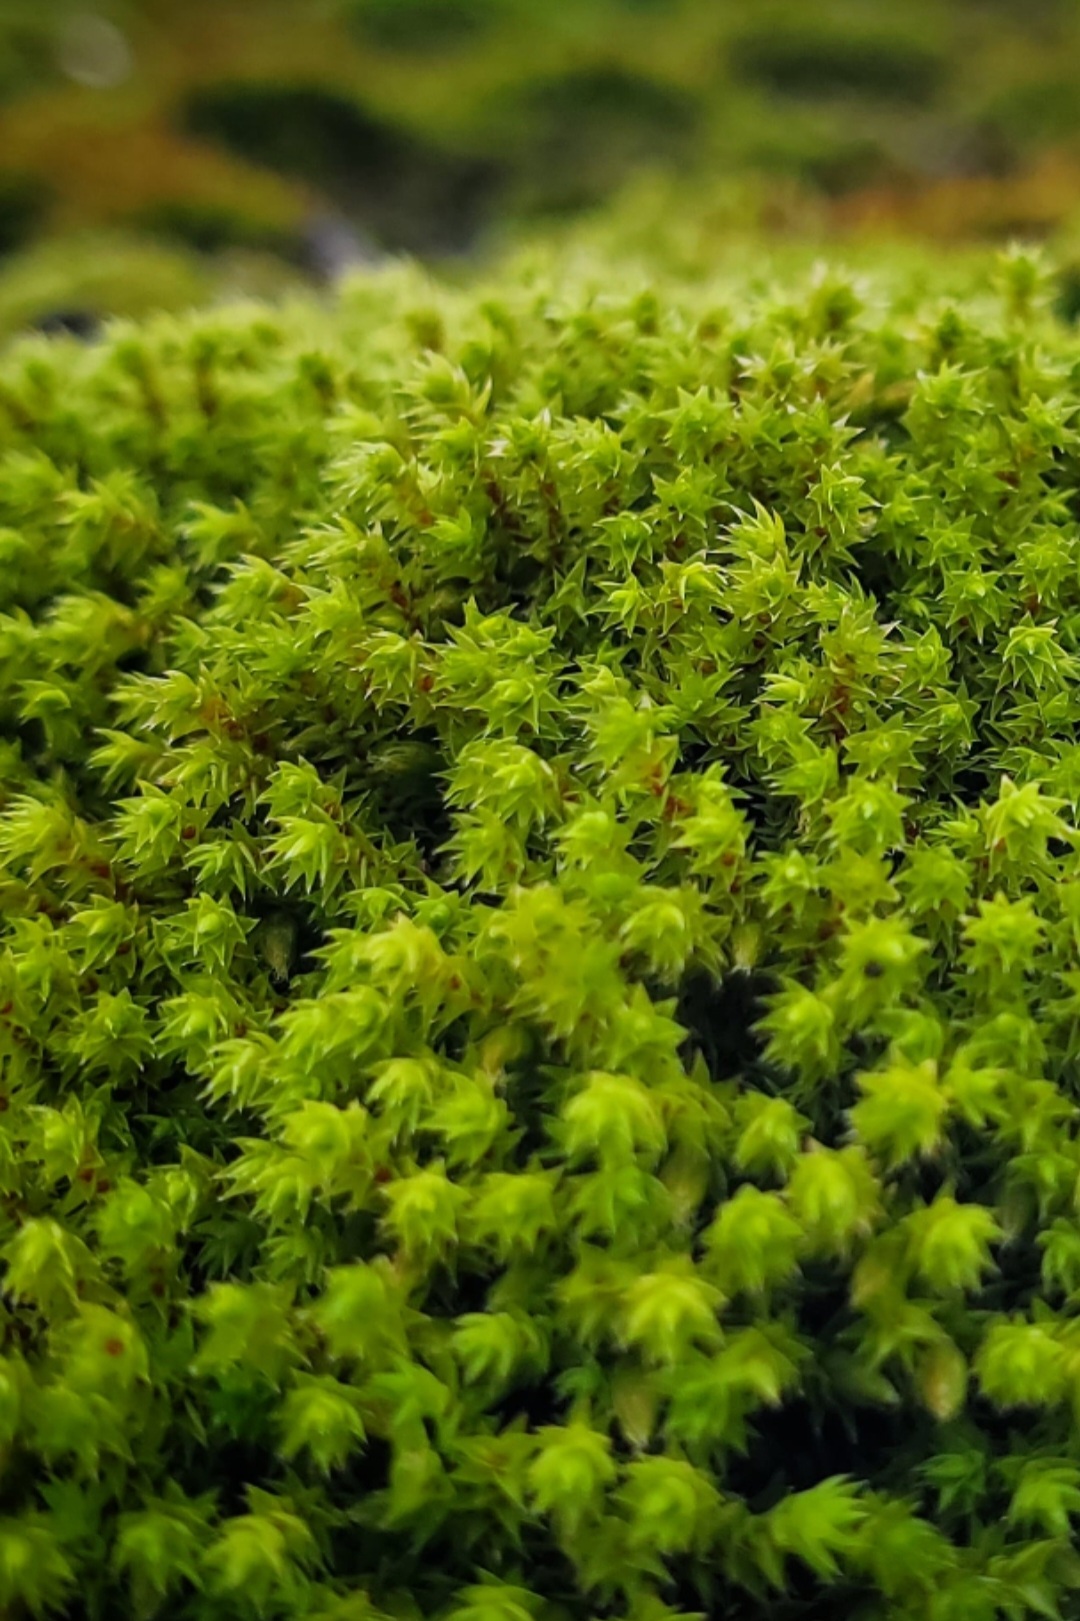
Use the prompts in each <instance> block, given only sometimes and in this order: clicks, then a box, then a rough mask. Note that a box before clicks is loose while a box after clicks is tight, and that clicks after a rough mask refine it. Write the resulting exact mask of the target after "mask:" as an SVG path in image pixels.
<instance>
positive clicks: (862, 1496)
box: [0, 256, 1080, 1621]
mask: <svg viewBox="0 0 1080 1621" xmlns="http://www.w3.org/2000/svg"><path fill="white" fill-rule="evenodd" d="M924 283H925V278H923V281H920V280H919V279H918V278H916V277H913V278H911V279H908V278H907V277H906V276H904V277H898V276H892V277H886V276H884V275H882V276H879V277H877V278H876V279H875V278H874V277H873V276H871V277H870V278H868V279H867V282H866V285H865V286H861V285H859V284H857V283H853V282H852V281H850V280H848V279H845V278H843V277H828V276H826V277H819V278H817V279H810V280H807V279H806V278H805V277H794V278H792V279H791V281H790V283H785V284H784V285H783V286H781V287H780V289H779V290H774V291H770V290H768V289H767V288H765V287H755V286H754V285H752V284H751V283H750V282H749V281H748V280H744V281H742V282H739V281H737V280H732V281H731V282H729V283H726V284H723V285H721V284H711V285H709V286H707V287H706V286H698V287H697V288H696V289H691V288H688V287H679V286H676V285H672V286H671V287H667V288H661V289H660V290H650V291H645V292H640V291H633V290H627V291H626V292H622V291H620V290H619V288H618V276H617V275H616V274H615V273H614V272H610V271H609V272H602V273H595V272H593V273H590V275H589V276H588V277H586V278H585V280H584V281H581V280H579V278H578V277H577V273H576V272H574V271H573V270H572V268H571V267H569V266H568V265H565V264H564V265H562V266H561V267H558V268H557V271H556V272H552V273H548V272H545V271H543V269H542V268H541V269H537V268H536V267H535V266H534V267H532V268H531V269H529V268H525V269H521V270H519V271H517V272H515V273H514V275H513V276H510V275H509V274H508V275H507V276H506V277H505V278H504V279H503V280H501V281H497V282H495V283H493V285H491V286H490V287H488V288H487V289H485V290H484V291H483V292H482V293H477V294H465V293H454V292H450V291H447V290H445V289H442V290H440V289H439V288H435V287H429V286H427V285H424V284H422V283H420V282H419V281H418V280H417V278H415V277H414V276H413V275H412V273H410V272H407V271H394V272H392V273H389V274H385V275H382V276H379V277H375V278H371V279H368V280H366V281H363V282H359V283H357V284H356V285H355V286H354V287H353V288H352V289H351V290H350V291H348V292H347V293H346V294H344V295H343V298H342V301H341V303H340V304H339V305H338V306H336V307H334V308H330V307H324V306H319V305H316V304H315V303H305V302H301V303H298V304H297V305H295V306H294V307H288V308H283V309H281V310H278V311H276V312H275V311H271V310H269V309H263V308H259V307H251V308H249V309H236V310H234V311H231V312H229V313H228V314H227V315H226V314H220V315H218V314H215V315H213V316H201V317H198V318H185V319H173V318H161V319H159V320H156V321H155V322H153V323H151V324H149V325H147V326H144V327H131V328H118V329H115V330H113V331H112V332H110V333H109V334H108V335H107V336H106V337H105V338H103V339H102V340H101V341H98V342H96V343H93V344H90V345H81V344H78V343H75V342H73V341H71V340H63V341H60V340H57V341H54V342H49V341H46V340H44V339H37V340H32V341H28V342H26V343H25V344H23V345H21V346H19V347H18V348H16V349H14V350H11V351H9V352H8V354H7V356H6V358H5V359H4V361H3V363H2V366H0V610H2V612H0V672H2V673H0V917H2V924H0V928H2V939H0V1110H2V1121H0V1151H2V1152H0V1246H2V1256H3V1267H4V1271H3V1302H2V1307H0V1328H2V1335H3V1341H2V1358H0V1441H2V1451H0V1494H2V1503H0V1610H2V1611H3V1613H4V1615H5V1616H9V1617H21V1616H23V1615H26V1614H30V1615H37V1614H41V1613H44V1612H48V1611H53V1612H55V1613H56V1614H58V1615H61V1616H66V1617H70V1618H72V1621H82V1618H84V1617H85V1618H98V1617H100V1618H106V1617H115V1616H120V1615H131V1616H146V1617H149V1616H155V1615H156V1616H160V1617H166V1618H170V1621H216V1618H220V1621H233V1618H236V1621H242V1618H244V1617H251V1616H258V1617H278V1616H280V1617H283V1618H292V1617H320V1618H323V1621H332V1618H337V1621H346V1618H368V1617H378V1616H389V1617H400V1618H402V1621H407V1618H413V1617H420V1616H425V1617H427V1616H432V1617H443V1616H445V1617H448V1618H449V1617H453V1618H454V1621H526V1618H538V1621H539V1618H550V1621H556V1618H559V1617H571V1616H588V1615H594V1614H598V1615H603V1616H610V1617H612V1618H623V1617H625V1618H628V1621H629V1618H633V1621H662V1618H663V1617H665V1616H675V1615H686V1616H690V1615H696V1614H699V1613H701V1612H707V1613H709V1614H713V1615H717V1616H720V1615H723V1616H725V1617H746V1618H749V1617H760V1618H763V1621H813V1618H817V1617H822V1616H825V1615H830V1616H838V1615H842V1616H852V1617H865V1618H867V1621H869V1618H872V1617H873V1618H877V1617H886V1616H887V1617H896V1618H910V1621H916V1618H918V1621H926V1618H930V1621H984V1618H985V1621H991V1618H994V1617H998V1616H1002V1617H1009V1618H1013V1617H1023V1616H1028V1615H1031V1616H1053V1615H1058V1614H1068V1613H1074V1611H1075V1606H1076V1603H1077V1599H1076V1596H1075V1589H1076V1588H1077V1584H1078V1582H1080V1563H1078V1560H1077V1557H1076V1554H1075V1552H1074V1551H1073V1548H1072V1543H1071V1527H1072V1522H1073V1517H1074V1516H1075V1515H1076V1513H1077V1511H1078V1510H1080V1442H1078V1440H1077V1432H1076V1423H1075V1413H1076V1408H1077V1403H1078V1400H1080V1332H1078V1328H1077V1322H1078V1319H1077V1318H1076V1316H1075V1302H1076V1299H1077V1290H1078V1289H1080V1227H1078V1222H1077V1188H1078V1185H1080V1139H1078V1136H1077V1130H1076V1126H1077V1120H1078V1112H1077V1106H1076V1054H1077V1051H1078V1048H1080V979H1078V975H1077V968H1076V959H1077V950H1078V945H1080V849H1078V835H1077V832H1076V830H1075V819H1076V814H1077V809H1078V800H1080V737H1078V719H1080V702H1078V698H1077V675H1078V660H1080V550H1078V548H1080V539H1078V529H1077V516H1076V499H1077V498H1076V490H1077V488H1078V482H1080V427H1078V423H1077V399H1078V383H1080V359H1078V356H1077V351H1076V345H1075V341H1074V339H1073V338H1072V337H1071V336H1070V335H1069V334H1068V332H1067V330H1066V329H1065V328H1064V327H1061V326H1058V325H1056V324H1055V321H1054V319H1053V317H1052V316H1051V315H1050V314H1049V313H1046V312H1045V311H1044V308H1043V292H1042V284H1041V281H1040V272H1039V269H1038V266H1037V265H1036V264H1034V263H1033V262H1032V261H1030V260H1029V259H1026V258H1024V257H1022V256H1018V257H1014V258H1012V259H1010V260H1008V261H1006V262H1005V263H1003V264H1002V265H1001V266H1000V267H998V268H997V269H996V270H994V271H992V272H991V271H987V272H986V273H985V274H983V273H980V275H979V276H978V277H976V278H975V279H974V281H973V282H972V285H971V286H970V288H969V289H968V290H967V291H966V292H965V295H964V296H963V297H962V298H959V299H949V298H945V297H943V296H941V290H940V289H939V290H938V291H937V292H935V291H933V290H927V287H926V285H925V284H924ZM598 287H599V288H601V289H602V290H601V291H598V290H597V288H598Z"/></svg>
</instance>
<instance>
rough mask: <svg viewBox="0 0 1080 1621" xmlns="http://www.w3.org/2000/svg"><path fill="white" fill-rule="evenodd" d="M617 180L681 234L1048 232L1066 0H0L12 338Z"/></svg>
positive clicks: (536, 208) (557, 209) (542, 217)
mask: <svg viewBox="0 0 1080 1621" xmlns="http://www.w3.org/2000/svg"><path fill="white" fill-rule="evenodd" d="M665 176H669V177H671V178H670V179H668V180H666V181H665V179H664V177H665ZM665 188H666V189H665ZM612 196H614V197H616V198H621V199H622V202H621V203H617V204H616V205H615V206H616V207H621V208H622V210H623V219H624V223H625V225H626V228H627V229H628V230H631V231H632V230H633V228H634V223H635V211H636V210H637V211H638V214H639V223H640V224H641V225H642V226H645V227H647V228H648V229H649V230H650V231H651V230H654V229H659V228H660V226H661V225H663V226H664V227H665V229H667V230H670V231H671V233H672V235H673V239H674V238H677V237H678V232H679V230H680V228H684V227H685V226H686V223H687V221H688V220H689V219H691V218H692V219H693V220H694V221H695V222H696V225H695V228H696V231H697V235H696V237H695V238H694V245H693V249H692V251H694V252H697V253H700V254H705V253H707V252H709V251H711V247H712V246H715V245H716V244H717V243H720V242H723V241H725V240H729V239H730V238H731V237H732V236H734V235H737V234H740V233H742V234H744V235H745V234H753V233H756V234H758V235H760V234H762V233H764V234H767V235H769V236H771V237H774V238H775V237H781V238H783V237H785V236H787V237H799V238H800V239H802V240H805V239H807V238H808V237H813V236H815V235H817V236H822V235H827V236H829V237H832V238H835V237H836V236H837V235H840V236H842V237H844V238H846V239H848V240H852V239H858V238H860V237H864V236H866V235H868V234H878V235H880V234H881V233H891V234H903V235H905V236H907V237H908V238H909V239H910V238H919V237H929V238H935V239H946V240H949V241H951V242H956V243H962V242H971V241H973V240H984V239H994V238H999V239H1000V238H1004V237H1012V236H1017V235H1020V236H1024V237H1027V238H1032V237H1046V236H1055V235H1056V236H1057V237H1059V238H1060V239H1062V240H1064V241H1065V242H1066V243H1068V241H1069V240H1070V233H1071V232H1072V231H1073V229H1074V227H1073V223H1072V222H1073V221H1074V219H1076V218H1077V217H1078V215H1080V0H899V3H893V4H888V3H886V0H0V334H3V333H5V332H8V331H10V330H12V329H13V328H16V327H20V326H24V325H27V324H35V323H46V324H57V325H61V326H63V325H70V326H72V327H74V328H75V329H78V328H79V324H80V323H83V322H85V321H87V320H89V319H92V318H93V317H94V316H95V315H98V314H102V313H106V312H108V311H113V310H118V311H121V312H123V313H139V312H141V310H143V309H144V308H147V307H151V306H155V305H156V306H160V305H165V306H168V305H181V304H184V303H188V302H190V301H192V300H193V299H196V298H201V297H206V296H210V295H211V294H212V293H214V292H220V291H225V292H234V291H236V292H243V293H250V292H255V293H260V292H264V291H273V290H275V289H277V288H280V287H288V286H290V285H292V284H293V283H295V282H298V281H303V280H307V279H316V280H318V279H326V278H330V277H333V276H334V275H335V274H336V273H337V271H338V270H339V269H341V268H344V267H345V266H346V265H348V264H351V263H354V262H356V261H357V260H362V259H364V258H375V257H378V256H380V255H382V254H386V253H399V252H407V253H411V254H416V255H418V256H421V257H424V258H430V259H434V260H440V261H443V262H446V261H450V262H453V261H454V260H456V259H459V258H461V257H462V256H468V255H473V254H476V253H479V252H483V251H485V250H487V249H489V248H491V247H492V246H493V245H498V244H499V243H500V242H501V241H503V240H505V239H507V238H508V237H513V236H514V235H515V234H520V233H521V232H523V231H528V230H529V229H535V228H537V227H541V226H542V227H543V228H544V229H558V228H559V224H560V222H563V221H566V220H567V219H571V218H575V217H578V216H580V215H581V213H582V211H587V210H590V209H593V208H595V207H596V205H598V204H599V203H601V202H603V201H604V200H605V199H607V198H609V197H612ZM680 240H681V242H682V248H681V249H680V251H684V250H685V251H691V250H690V247H689V245H688V241H687V238H686V234H685V229H683V236H682V238H681V239H680ZM1075 280H1076V286H1077V289H1080V276H1077V277H1076V278H1075ZM1070 296H1071V295H1070V294H1069V291H1068V288H1067V287H1065V288H1063V299H1064V300H1065V301H1066V303H1067V302H1068V299H1069V297H1070ZM1075 302H1076V305H1077V308H1078V309H1080V291H1077V293H1076V296H1075Z"/></svg>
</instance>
